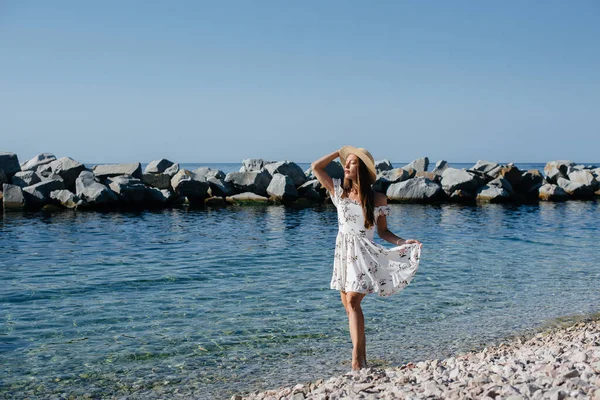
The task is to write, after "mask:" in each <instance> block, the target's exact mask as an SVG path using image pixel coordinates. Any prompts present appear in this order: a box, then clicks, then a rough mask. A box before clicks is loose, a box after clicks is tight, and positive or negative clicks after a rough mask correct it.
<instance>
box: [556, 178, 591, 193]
mask: <svg viewBox="0 0 600 400" xmlns="http://www.w3.org/2000/svg"><path fill="white" fill-rule="evenodd" d="M556 184H557V185H558V187H560V188H561V189H562V190H564V191H565V192H567V193H568V194H569V195H570V196H572V197H589V196H592V195H593V194H594V189H592V188H591V187H590V186H588V185H585V184H583V183H579V182H571V181H570V180H568V179H565V178H558V179H557V180H556Z"/></svg>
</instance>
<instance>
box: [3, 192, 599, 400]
mask: <svg viewBox="0 0 600 400" xmlns="http://www.w3.org/2000/svg"><path fill="white" fill-rule="evenodd" d="M598 211H599V205H598V203H597V202H578V201H570V202H566V203H541V204H539V205H493V204H490V205H484V206H461V205H452V204H448V205H439V206H421V205H392V216H390V217H389V220H388V225H389V226H390V227H391V229H392V230H393V231H395V232H397V233H398V234H399V235H401V236H403V237H414V238H418V239H420V240H422V241H423V243H424V247H423V258H422V261H421V269H420V271H419V272H418V274H417V277H416V278H415V280H414V281H413V283H412V284H411V285H410V286H409V287H408V288H407V289H406V290H404V291H403V292H402V293H401V294H399V295H396V296H393V297H391V298H378V297H373V296H368V297H367V298H366V299H365V301H364V307H365V318H366V325H367V338H368V343H369V344H368V347H369V348H368V350H369V356H370V357H371V359H374V360H376V362H377V363H379V364H383V365H397V364H400V363H403V362H406V361H408V360H419V359H425V358H431V357H441V356H444V355H446V354H449V353H452V352H455V351H460V350H468V349H471V348H473V347H477V346H479V345H481V344H484V343H487V342H490V341H494V340H497V339H498V338H502V337H505V336H506V335H510V334H512V333H515V332H518V331H521V330H524V329H529V328H534V327H536V326H538V325H539V324H541V323H542V322H543V321H545V320H547V319H549V318H553V317H557V316H561V315H567V314H574V313H584V312H592V311H596V310H598V308H599V307H598V305H599V304H600V290H599V289H598V285H597V282H598V278H600V270H599V267H598V264H599V263H598V261H600V260H599V256H598V255H597V254H598V253H597V251H595V246H596V243H595V239H594V238H596V237H597V236H598V233H599V228H600V223H599V222H597V221H598V219H597V218H594V217H593V216H594V215H596V214H597V213H598ZM336 224H337V221H336V213H335V209H334V208H333V207H332V206H319V207H315V208H307V209H291V208H285V207H282V206H281V207H277V206H271V207H231V208H224V209H206V210H184V209H174V210H162V211H149V212H130V213H99V212H98V213H97V212H88V213H86V212H63V213H57V214H42V213H26V214H5V215H4V217H3V218H2V219H0V249H1V250H0V251H1V252H0V288H1V289H0V324H1V325H0V371H1V373H0V396H3V397H10V396H12V395H11V393H21V394H22V395H23V396H22V397H25V396H27V397H40V398H44V397H49V395H50V394H51V393H70V394H74V395H82V394H83V393H86V392H87V393H92V394H95V395H96V396H106V397H110V396H118V395H120V394H127V393H131V392H133V393H137V392H140V391H143V390H146V389H148V388H156V387H161V386H166V387H168V386H172V385H176V386H177V387H178V388H180V392H181V393H188V394H189V395H190V396H192V395H193V396H196V397H206V398H211V397H214V396H216V397H228V396H229V395H231V393H234V392H240V391H249V390H256V389H265V388H270V387H277V386H279V385H284V384H292V383H295V382H297V381H308V380H314V379H317V378H319V377H328V376H331V375H334V374H338V373H342V372H345V371H346V370H347V369H348V368H349V357H350V346H351V345H350V340H349V335H348V331H347V321H346V317H345V314H344V312H343V308H342V306H341V304H340V303H339V294H338V293H336V292H334V291H332V290H329V289H328V285H329V280H330V277H331V262H332V257H333V250H334V240H335V235H336V231H337V225H336ZM377 240H379V239H377ZM240 382H242V383H240Z"/></svg>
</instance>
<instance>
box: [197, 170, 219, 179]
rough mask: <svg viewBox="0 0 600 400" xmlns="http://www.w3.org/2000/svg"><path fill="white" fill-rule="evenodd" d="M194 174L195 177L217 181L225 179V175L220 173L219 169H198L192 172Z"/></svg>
mask: <svg viewBox="0 0 600 400" xmlns="http://www.w3.org/2000/svg"><path fill="white" fill-rule="evenodd" d="M194 174H195V175H196V177H197V178H198V177H204V178H206V179H208V178H211V177H214V178H217V179H225V176H226V175H225V173H224V172H223V171H221V170H220V169H214V168H209V167H200V168H196V170H194Z"/></svg>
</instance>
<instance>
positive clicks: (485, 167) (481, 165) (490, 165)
mask: <svg viewBox="0 0 600 400" xmlns="http://www.w3.org/2000/svg"><path fill="white" fill-rule="evenodd" d="M498 167H499V165H498V164H497V163H495V162H491V161H486V160H477V162H476V163H475V165H473V166H472V167H471V170H473V171H480V172H483V173H484V174H488V173H489V172H491V171H493V170H495V169H498Z"/></svg>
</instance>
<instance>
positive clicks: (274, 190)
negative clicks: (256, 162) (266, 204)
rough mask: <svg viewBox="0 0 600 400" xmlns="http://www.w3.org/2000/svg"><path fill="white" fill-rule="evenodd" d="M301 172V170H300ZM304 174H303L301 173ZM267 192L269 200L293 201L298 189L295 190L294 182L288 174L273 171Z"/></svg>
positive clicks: (296, 196)
mask: <svg viewBox="0 0 600 400" xmlns="http://www.w3.org/2000/svg"><path fill="white" fill-rule="evenodd" d="M300 172H302V170H300ZM302 176H304V174H302ZM267 194H268V195H269V196H270V198H271V200H278V201H284V202H287V201H294V200H296V199H297V198H298V191H297V190H296V184H295V183H294V181H293V180H292V178H291V177H289V176H288V175H283V174H279V173H275V174H274V175H273V179H271V183H269V186H268V187H267Z"/></svg>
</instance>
